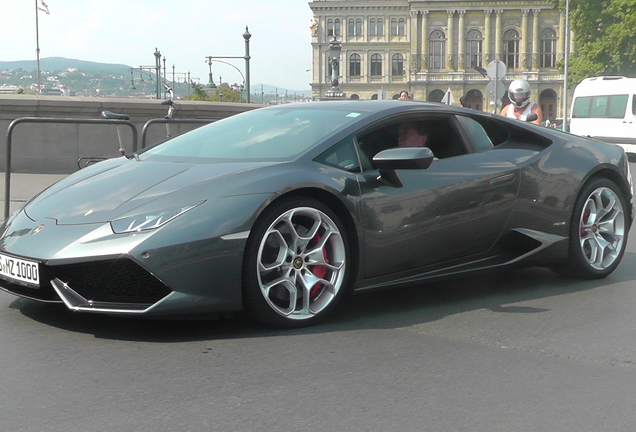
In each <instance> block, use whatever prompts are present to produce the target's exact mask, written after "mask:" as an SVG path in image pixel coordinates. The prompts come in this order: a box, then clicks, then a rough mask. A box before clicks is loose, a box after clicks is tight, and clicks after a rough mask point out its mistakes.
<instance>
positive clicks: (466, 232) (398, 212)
mask: <svg viewBox="0 0 636 432" xmlns="http://www.w3.org/2000/svg"><path fill="white" fill-rule="evenodd" d="M443 122H448V123H447V124H446V125H445V127H454V128H461V126H459V123H458V122H457V121H456V120H455V121H454V122H453V121H452V119H451V118H450V117H449V118H448V119H445V120H443V121H442V123H443ZM440 129H441V123H440ZM448 139H451V138H448ZM452 139H461V138H459V134H456V135H455V136H454V137H453V138H452ZM438 144H439V143H438ZM464 148H465V150H464V154H459V155H455V156H450V157H444V158H441V159H438V160H434V161H433V162H432V164H431V165H430V166H429V167H428V168H426V169H414V170H405V169H400V170H396V174H397V175H398V177H399V179H400V181H401V185H399V184H396V183H392V182H388V181H386V180H385V179H384V178H382V177H381V176H380V175H379V172H378V171H377V170H373V169H371V170H368V171H365V172H363V173H362V174H361V182H360V186H361V192H362V215H363V220H364V227H365V238H366V242H365V244H366V251H365V252H366V254H365V256H366V274H367V277H376V276H382V275H386V274H390V273H393V272H398V271H404V270H410V269H415V268H418V267H422V266H426V265H432V264H438V263H442V262H444V261H449V260H457V259H462V258H465V257H468V256H473V255H476V254H479V253H484V252H487V251H488V250H489V249H490V248H491V246H492V245H493V243H494V242H495V241H496V239H497V238H498V236H499V235H500V233H501V232H502V230H503V229H504V227H505V225H506V223H507V221H508V218H509V217H510V214H511V212H512V208H513V204H514V201H515V198H516V195H517V191H518V187H519V175H520V174H519V170H518V168H517V166H516V165H514V164H512V163H510V162H508V161H504V160H502V159H500V158H497V157H496V156H494V155H493V154H491V153H489V152H488V151H482V152H478V153H477V152H473V151H474V150H473V149H471V148H470V146H468V145H464ZM450 153H451V154H457V153H458V152H457V151H454V152H450Z"/></svg>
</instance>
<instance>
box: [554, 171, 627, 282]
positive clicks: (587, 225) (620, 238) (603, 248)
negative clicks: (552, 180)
mask: <svg viewBox="0 0 636 432" xmlns="http://www.w3.org/2000/svg"><path fill="white" fill-rule="evenodd" d="M626 208H627V203H626V201H625V198H624V196H623V193H622V192H621V190H620V189H619V188H618V186H616V184H615V183H614V182H612V181H610V180H608V179H604V178H599V179H595V180H593V181H591V182H590V183H588V184H587V185H586V186H585V187H584V188H583V190H582V191H581V194H580V195H579V197H578V198H577V200H576V203H575V205H574V212H573V213H572V221H571V226H570V251H569V258H568V261H567V263H565V264H564V265H562V266H560V267H559V268H557V271H558V272H559V273H565V274H568V275H571V276H575V277H582V278H584V279H597V278H603V277H605V276H607V275H609V274H610V273H612V272H613V271H614V269H615V268H616V266H618V264H619V263H620V261H621V259H622V258H623V254H624V252H625V246H626V244H627V232H628V230H629V222H628V218H627V216H626V214H625V209H626Z"/></svg>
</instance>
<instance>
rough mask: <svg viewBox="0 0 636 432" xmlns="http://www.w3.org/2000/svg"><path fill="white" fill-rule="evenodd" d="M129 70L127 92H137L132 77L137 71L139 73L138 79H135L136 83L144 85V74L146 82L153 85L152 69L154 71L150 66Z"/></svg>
mask: <svg viewBox="0 0 636 432" xmlns="http://www.w3.org/2000/svg"><path fill="white" fill-rule="evenodd" d="M129 69H130V87H129V88H128V90H130V91H131V92H132V91H135V90H137V87H135V77H134V72H135V71H137V72H139V78H138V79H137V82H138V83H140V84H143V83H145V82H146V81H145V80H144V74H146V75H147V76H148V81H149V82H150V83H152V84H154V83H155V80H154V79H153V74H152V71H153V69H155V68H154V67H152V66H139V67H136V68H133V67H131V68H129Z"/></svg>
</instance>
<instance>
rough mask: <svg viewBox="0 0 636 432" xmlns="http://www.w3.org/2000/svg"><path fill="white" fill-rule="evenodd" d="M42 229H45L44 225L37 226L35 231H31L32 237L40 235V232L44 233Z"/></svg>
mask: <svg viewBox="0 0 636 432" xmlns="http://www.w3.org/2000/svg"><path fill="white" fill-rule="evenodd" d="M42 228H44V224H40V225H38V226H36V227H35V228H33V231H31V235H34V234H37V233H39V232H40V231H42Z"/></svg>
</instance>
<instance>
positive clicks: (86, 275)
mask: <svg viewBox="0 0 636 432" xmlns="http://www.w3.org/2000/svg"><path fill="white" fill-rule="evenodd" d="M48 270H49V272H50V273H51V275H52V276H53V277H56V278H58V279H59V280H61V281H62V282H64V283H66V284H67V285H68V286H69V287H70V288H71V289H72V290H74V291H75V292H77V293H78V294H79V295H81V296H82V297H84V298H85V299H87V300H92V301H95V302H112V303H155V302H157V301H159V300H161V299H162V298H164V297H165V296H167V295H168V294H170V289H169V288H168V287H167V286H166V285H164V284H163V283H162V282H161V281H160V280H159V279H157V278H156V277H154V276H153V275H152V274H150V273H148V272H147V271H146V270H145V269H144V268H143V267H141V266H140V265H138V264H137V263H135V262H134V261H131V260H129V259H118V260H111V261H95V262H89V263H81V264H69V265H63V266H55V267H49V268H48Z"/></svg>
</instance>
